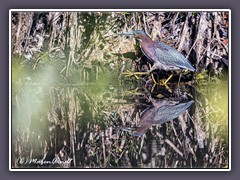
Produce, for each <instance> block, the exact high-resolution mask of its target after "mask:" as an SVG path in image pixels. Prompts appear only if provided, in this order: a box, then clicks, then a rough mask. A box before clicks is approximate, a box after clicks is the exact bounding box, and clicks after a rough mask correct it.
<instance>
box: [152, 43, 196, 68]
mask: <svg viewBox="0 0 240 180" xmlns="http://www.w3.org/2000/svg"><path fill="white" fill-rule="evenodd" d="M155 55H156V56H157V57H158V60H159V61H160V62H161V63H162V64H163V65H166V66H168V67H179V68H187V69H189V70H191V71H194V70H195V69H194V68H193V67H192V65H191V64H190V62H189V61H188V60H187V59H186V58H185V57H184V56H183V55H182V54H181V53H180V52H178V51H177V50H176V49H174V48H172V47H171V46H168V45H166V44H164V43H162V42H158V43H157V45H156V48H155Z"/></svg>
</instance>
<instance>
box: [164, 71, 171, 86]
mask: <svg viewBox="0 0 240 180" xmlns="http://www.w3.org/2000/svg"><path fill="white" fill-rule="evenodd" d="M172 77H173V73H171V75H170V76H169V77H168V78H167V80H166V81H165V82H164V84H167V83H168V81H169V80H170V79H171V78H172Z"/></svg>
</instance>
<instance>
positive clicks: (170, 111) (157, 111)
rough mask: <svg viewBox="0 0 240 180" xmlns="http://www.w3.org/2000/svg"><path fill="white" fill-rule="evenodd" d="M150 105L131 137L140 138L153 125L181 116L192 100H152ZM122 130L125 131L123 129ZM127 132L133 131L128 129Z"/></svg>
mask: <svg viewBox="0 0 240 180" xmlns="http://www.w3.org/2000/svg"><path fill="white" fill-rule="evenodd" d="M151 101H152V105H151V106H150V107H148V108H147V109H146V110H144V112H143V113H142V115H141V117H140V122H139V126H138V127H137V128H136V129H135V130H134V132H133V133H132V134H131V135H132V136H142V135H143V134H145V132H146V131H147V130H148V128H150V127H151V126H152V125H154V124H158V125H160V124H163V123H165V122H167V121H171V120H173V119H175V118H177V117H178V116H180V115H181V114H183V113H184V112H185V111H186V110H187V109H188V108H189V107H190V106H191V105H192V104H193V102H194V101H193V100H191V101H188V102H179V101H171V100H158V101H157V100H154V99H152V100H151ZM123 130H126V129H125V128H124V129H123ZM128 130H133V128H130V129H128Z"/></svg>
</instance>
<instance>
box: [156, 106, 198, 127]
mask: <svg viewBox="0 0 240 180" xmlns="http://www.w3.org/2000/svg"><path fill="white" fill-rule="evenodd" d="M193 102H194V101H189V102H186V103H179V104H177V105H166V106H162V107H160V108H158V110H157V111H155V113H154V122H156V123H160V124H161V123H164V122H167V121H171V120H173V119H175V118H177V117H178V116H180V115H181V114H182V113H183V112H184V111H186V110H187V109H188V108H189V107H190V106H191V104H192V103H193Z"/></svg>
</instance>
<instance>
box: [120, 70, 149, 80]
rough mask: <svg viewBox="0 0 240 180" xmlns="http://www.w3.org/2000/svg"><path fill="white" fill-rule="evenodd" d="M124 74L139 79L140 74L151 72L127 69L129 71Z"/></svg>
mask: <svg viewBox="0 0 240 180" xmlns="http://www.w3.org/2000/svg"><path fill="white" fill-rule="evenodd" d="M122 74H123V75H125V77H130V76H134V77H135V78H136V79H139V77H138V75H149V72H131V71H129V70H127V72H123V73H122Z"/></svg>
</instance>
